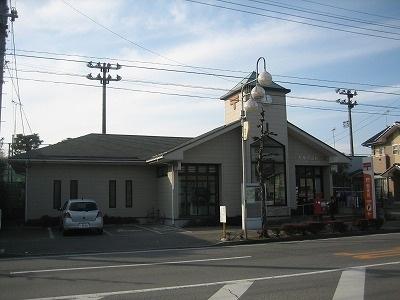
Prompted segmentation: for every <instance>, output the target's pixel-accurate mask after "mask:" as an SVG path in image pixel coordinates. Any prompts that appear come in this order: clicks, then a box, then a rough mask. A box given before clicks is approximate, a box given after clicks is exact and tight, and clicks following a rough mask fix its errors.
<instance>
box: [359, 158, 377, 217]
mask: <svg viewBox="0 0 400 300" xmlns="http://www.w3.org/2000/svg"><path fill="white" fill-rule="evenodd" d="M362 164H363V178H364V212H365V218H366V219H368V220H371V219H376V199H375V183H374V168H373V163H372V157H364V158H363V160H362Z"/></svg>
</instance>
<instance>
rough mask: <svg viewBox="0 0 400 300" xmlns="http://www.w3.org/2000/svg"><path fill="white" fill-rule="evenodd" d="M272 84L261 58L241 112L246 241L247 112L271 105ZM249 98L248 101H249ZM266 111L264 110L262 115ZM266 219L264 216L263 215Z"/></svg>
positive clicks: (243, 225) (243, 97)
mask: <svg viewBox="0 0 400 300" xmlns="http://www.w3.org/2000/svg"><path fill="white" fill-rule="evenodd" d="M261 60H263V63H264V70H263V71H262V72H260V73H259V72H258V65H259V62H260V61H261ZM254 83H255V87H254V88H253V89H252V90H251V93H245V88H246V87H248V86H250V85H252V84H254ZM271 83H272V76H271V74H269V73H268V72H267V70H266V62H265V58H264V57H260V58H259V59H258V60H257V65H256V78H255V79H254V80H251V81H249V82H246V83H245V84H243V85H242V89H241V111H240V123H241V128H242V137H241V142H242V193H241V206H242V231H243V235H244V237H245V239H247V224H246V220H247V213H246V182H247V179H246V144H245V140H246V137H245V122H246V112H250V111H257V110H258V103H260V104H263V103H267V104H269V103H271V97H270V96H269V95H266V94H265V90H264V87H267V86H269V85H270V84H271ZM247 98H248V99H247ZM263 112H264V110H263V109H262V113H263ZM263 217H264V215H263ZM263 224H264V221H263Z"/></svg>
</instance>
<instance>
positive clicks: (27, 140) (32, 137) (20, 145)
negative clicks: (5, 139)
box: [12, 133, 43, 154]
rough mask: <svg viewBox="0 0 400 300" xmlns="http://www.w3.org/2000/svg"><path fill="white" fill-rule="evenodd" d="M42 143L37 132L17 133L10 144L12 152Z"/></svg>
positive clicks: (20, 151)
mask: <svg viewBox="0 0 400 300" xmlns="http://www.w3.org/2000/svg"><path fill="white" fill-rule="evenodd" d="M42 143H43V141H42V140H41V139H40V137H39V135H38V134H37V133H34V134H29V135H23V134H17V135H16V137H15V138H14V142H13V145H12V150H13V154H19V153H23V152H28V151H31V150H34V149H37V148H39V146H40V145H41V144H42Z"/></svg>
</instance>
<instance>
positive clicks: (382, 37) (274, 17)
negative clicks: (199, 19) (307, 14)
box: [184, 0, 400, 41]
mask: <svg viewBox="0 0 400 300" xmlns="http://www.w3.org/2000/svg"><path fill="white" fill-rule="evenodd" d="M184 1H187V2H192V3H197V4H201V5H205V6H210V7H215V8H222V9H225V10H231V11H236V12H242V13H246V14H251V15H255V16H260V17H265V18H272V19H277V20H282V21H288V22H292V23H297V24H302V25H308V26H313V27H318V28H324V29H330V30H334V31H341V32H346V33H352V34H357V35H363V36H369V37H377V38H381V39H388V40H395V41H400V38H395V37H389V36H382V35H377V34H372V33H366V32H358V31H352V30H347V29H342V28H336V27H330V26H325V25H318V24H313V23H308V22H304V21H297V20H292V19H287V18H282V17H277V16H272V15H266V14H262V13H257V12H253V11H248V10H243V9H238V8H233V7H227V6H223V5H218V4H211V3H206V2H201V1H196V0H184ZM216 1H220V0H216Z"/></svg>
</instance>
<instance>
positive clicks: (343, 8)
mask: <svg viewBox="0 0 400 300" xmlns="http://www.w3.org/2000/svg"><path fill="white" fill-rule="evenodd" d="M300 1H303V2H308V3H313V4H317V5H321V6H326V7H331V8H335V9H340V10H344V11H346V12H349V11H351V12H355V13H358V14H363V15H368V16H374V17H379V18H388V19H393V20H400V19H399V18H395V17H391V16H383V15H378V14H373V13H368V12H365V11H360V10H355V9H349V8H346V7H340V6H335V5H331V4H326V3H321V2H317V1H312V0H300Z"/></svg>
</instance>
